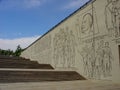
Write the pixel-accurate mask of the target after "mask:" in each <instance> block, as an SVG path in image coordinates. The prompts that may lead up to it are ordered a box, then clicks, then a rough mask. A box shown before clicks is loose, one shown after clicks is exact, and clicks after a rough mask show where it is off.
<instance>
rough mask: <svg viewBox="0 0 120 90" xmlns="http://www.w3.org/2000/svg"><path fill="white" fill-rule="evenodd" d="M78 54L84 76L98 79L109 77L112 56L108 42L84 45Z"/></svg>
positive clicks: (100, 41) (101, 41)
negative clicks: (81, 61)
mask: <svg viewBox="0 0 120 90" xmlns="http://www.w3.org/2000/svg"><path fill="white" fill-rule="evenodd" d="M79 53H80V55H81V56H82V59H83V66H84V74H85V75H86V76H87V77H89V78H98V79H100V78H102V77H108V76H111V70H112V61H113V56H112V51H111V48H110V45H109V42H107V41H106V42H104V40H99V41H97V42H95V43H93V42H92V43H89V44H84V46H83V47H82V48H81V50H80V51H79Z"/></svg>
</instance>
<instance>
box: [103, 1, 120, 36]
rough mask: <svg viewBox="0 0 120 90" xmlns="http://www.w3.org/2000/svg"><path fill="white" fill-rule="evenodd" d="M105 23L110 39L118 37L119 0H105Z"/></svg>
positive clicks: (119, 30) (119, 23)
mask: <svg viewBox="0 0 120 90" xmlns="http://www.w3.org/2000/svg"><path fill="white" fill-rule="evenodd" d="M105 23H106V28H107V30H108V35H109V36H110V37H113V38H118V37H120V0H107V5H106V7H105Z"/></svg>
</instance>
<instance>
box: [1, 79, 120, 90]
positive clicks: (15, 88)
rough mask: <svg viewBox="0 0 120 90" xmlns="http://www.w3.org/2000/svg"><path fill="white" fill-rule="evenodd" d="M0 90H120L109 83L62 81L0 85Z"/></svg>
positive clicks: (114, 84)
mask: <svg viewBox="0 0 120 90" xmlns="http://www.w3.org/2000/svg"><path fill="white" fill-rule="evenodd" d="M0 90H120V84H117V83H113V82H111V81H89V80H85V81H64V82H63V81H62V82H30V83H6V84H0Z"/></svg>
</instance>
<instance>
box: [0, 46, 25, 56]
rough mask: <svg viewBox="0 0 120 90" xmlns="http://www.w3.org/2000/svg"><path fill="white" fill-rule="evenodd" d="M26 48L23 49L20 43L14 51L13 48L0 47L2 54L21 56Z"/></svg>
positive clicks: (0, 53)
mask: <svg viewBox="0 0 120 90" xmlns="http://www.w3.org/2000/svg"><path fill="white" fill-rule="evenodd" d="M23 50H24V49H22V48H21V47H20V45H18V46H17V48H16V50H15V51H13V50H10V49H8V50H3V49H0V55H7V56H20V55H21V52H22V51H23Z"/></svg>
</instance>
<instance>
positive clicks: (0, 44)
mask: <svg viewBox="0 0 120 90" xmlns="http://www.w3.org/2000/svg"><path fill="white" fill-rule="evenodd" d="M39 37H40V36H34V37H25V38H16V39H0V48H1V49H4V50H7V49H11V50H16V47H17V46H18V45H20V46H21V47H22V48H26V47H27V46H29V45H30V44H32V43H33V42H34V41H35V40H37V39H38V38H39Z"/></svg>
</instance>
